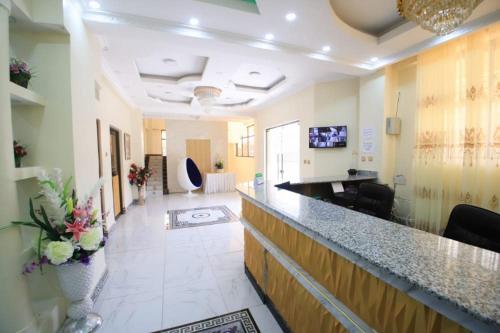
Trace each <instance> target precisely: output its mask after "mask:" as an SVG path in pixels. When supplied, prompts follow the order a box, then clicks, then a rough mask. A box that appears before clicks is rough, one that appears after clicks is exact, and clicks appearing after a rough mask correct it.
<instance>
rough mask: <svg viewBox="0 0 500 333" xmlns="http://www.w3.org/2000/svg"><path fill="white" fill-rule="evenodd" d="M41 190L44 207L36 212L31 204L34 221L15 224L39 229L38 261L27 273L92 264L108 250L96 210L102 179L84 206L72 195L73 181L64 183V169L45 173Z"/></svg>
mask: <svg viewBox="0 0 500 333" xmlns="http://www.w3.org/2000/svg"><path fill="white" fill-rule="evenodd" d="M38 183H39V186H40V188H41V191H40V195H39V196H38V197H37V198H36V199H40V200H42V201H43V203H44V204H45V206H44V205H42V204H40V206H39V209H35V208H34V205H33V200H32V199H31V198H30V200H29V212H30V217H31V219H32V220H31V221H14V222H12V223H13V224H17V225H22V226H26V227H32V228H35V229H38V235H37V236H36V238H35V239H34V240H33V247H34V250H35V253H36V256H37V258H36V259H35V260H33V261H32V262H30V263H28V264H26V265H25V268H24V271H23V273H31V272H32V271H33V270H34V269H35V268H36V267H40V269H41V268H42V265H43V264H47V263H49V264H52V265H62V264H65V263H75V262H81V263H83V264H88V263H89V262H90V258H91V256H92V255H93V254H94V253H95V252H96V251H97V250H99V249H100V248H101V247H103V246H104V244H105V240H104V237H103V233H102V227H101V220H100V217H98V210H97V209H95V208H94V207H93V195H95V194H96V193H97V191H98V190H99V189H100V188H101V187H102V179H101V180H99V182H98V183H97V184H96V185H95V186H94V188H93V190H92V191H91V194H90V195H89V196H87V197H86V198H85V199H84V200H82V203H80V201H79V200H78V198H77V196H76V192H75V190H74V189H73V190H71V191H70V183H71V178H69V179H68V180H67V181H66V182H64V183H63V181H62V172H61V170H60V169H54V171H53V172H52V173H51V174H50V175H48V174H47V173H46V172H45V171H43V172H42V173H41V174H40V175H39V177H38Z"/></svg>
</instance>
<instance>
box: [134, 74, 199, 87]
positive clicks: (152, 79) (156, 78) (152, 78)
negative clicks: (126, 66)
mask: <svg viewBox="0 0 500 333" xmlns="http://www.w3.org/2000/svg"><path fill="white" fill-rule="evenodd" d="M202 76H203V73H198V74H188V75H183V76H179V77H172V76H165V75H156V74H143V73H139V77H140V78H141V80H142V82H145V83H168V84H178V85H180V84H182V83H186V82H198V81H201V80H202Z"/></svg>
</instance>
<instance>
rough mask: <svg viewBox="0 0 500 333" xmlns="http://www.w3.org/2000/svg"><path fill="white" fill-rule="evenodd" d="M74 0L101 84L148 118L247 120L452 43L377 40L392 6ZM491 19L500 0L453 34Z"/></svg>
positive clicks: (418, 32)
mask: <svg viewBox="0 0 500 333" xmlns="http://www.w3.org/2000/svg"><path fill="white" fill-rule="evenodd" d="M79 1H80V4H81V7H82V9H83V17H84V19H85V22H86V23H87V25H88V26H89V27H90V29H91V30H92V31H94V32H95V33H96V34H97V35H98V36H99V40H100V42H101V47H102V60H103V67H104V68H105V72H106V73H107V76H108V78H110V79H111V80H112V81H113V83H114V84H115V85H116V86H117V87H118V89H119V90H120V91H121V93H122V94H123V95H124V96H125V97H126V98H127V100H128V101H129V102H130V103H131V104H133V105H135V106H137V107H138V108H140V109H141V110H142V111H143V112H144V114H145V116H146V117H181V118H182V117H198V116H204V117H207V116H208V117H217V118H225V119H241V118H248V117H251V116H252V115H253V113H254V112H258V110H259V109H261V108H262V107H263V106H265V105H267V104H269V103H272V102H273V101H275V100H276V99H279V98H283V97H284V96H287V95H289V94H291V93H293V92H295V91H297V90H299V89H302V88H304V87H306V86H308V85H310V84H312V83H315V82H323V81H329V80H338V79H343V78H347V77H352V76H362V75H366V74H368V73H370V72H372V71H374V70H376V69H378V68H380V67H383V66H384V65H385V64H388V63H392V62H395V61H398V60H401V59H403V58H406V57H408V56H411V55H413V54H415V53H417V52H418V51H420V50H422V49H425V48H427V47H430V46H432V45H436V44H438V43H441V42H443V41H445V40H447V39H449V38H450V37H445V38H443V37H435V36H433V35H432V34H431V33H429V32H427V31H424V30H422V29H421V28H419V27H417V26H415V24H413V23H404V24H402V25H399V26H397V27H396V28H394V29H392V30H390V31H388V32H386V33H383V34H382V35H381V34H380V31H382V30H383V29H384V28H385V27H387V26H389V25H391V24H392V22H393V21H394V20H396V19H397V18H395V17H394V10H392V11H390V12H386V11H385V10H384V11H381V10H379V9H381V8H385V9H390V8H392V7H391V5H390V4H391V3H392V4H393V7H394V9H395V7H396V1H395V0H380V1H374V0H370V1H361V0H359V1H358V0H356V1H353V2H352V6H345V3H349V4H351V1H344V0H338V1H337V0H287V1H277V0H257V5H258V10H259V13H254V12H248V11H244V10H237V9H233V8H228V7H226V6H218V5H214V4H213V2H216V1H212V0H210V1H208V2H207V1H199V0H168V1H159V0H141V1H136V0H99V2H100V4H101V8H100V9H99V10H92V9H90V8H89V7H88V5H87V1H86V0H79ZM330 1H331V2H332V4H330ZM225 2H227V1H225ZM336 2H343V4H342V5H339V4H336ZM334 8H336V10H337V11H338V13H336V12H335V11H334ZM288 12H295V13H296V14H297V19H296V20H295V21H294V22H288V21H287V20H285V15H286V14H287V13H288ZM372 13H373V15H371V14H372ZM191 17H196V18H197V19H198V20H199V25H198V26H197V27H193V26H190V25H189V19H190V18H191ZM353 18H354V19H353ZM499 20H500V1H498V0H484V1H483V2H482V3H481V4H480V5H479V6H478V7H477V8H476V10H475V12H474V13H473V15H472V16H471V18H470V19H469V20H468V22H466V24H465V25H464V28H463V29H462V30H461V31H459V32H457V33H456V34H455V35H453V37H455V36H458V35H460V34H463V33H465V32H468V31H470V30H473V29H477V28H478V27H480V26H483V25H485V24H488V23H491V22H495V21H499ZM363 22H365V23H363ZM358 29H359V30H358ZM363 30H364V31H363ZM267 33H272V34H273V35H274V37H275V38H274V40H273V41H267V40H265V39H264V36H265V34H267ZM373 34H375V35H377V36H374V35H373ZM325 45H329V46H330V47H331V51H329V52H323V51H322V47H323V46H325ZM373 57H377V58H378V60H377V61H376V62H374V61H371V60H370V59H371V58H373ZM172 60H174V61H172ZM252 72H258V73H259V74H256V73H252ZM141 73H142V75H141ZM250 73H252V74H250ZM199 85H213V86H216V87H218V88H220V89H222V96H221V98H219V99H218V101H217V104H218V105H216V107H215V108H214V109H213V110H211V111H210V112H209V113H208V114H207V113H206V112H205V111H204V110H202V108H201V107H199V105H198V104H197V102H196V98H193V89H194V87H196V86H199Z"/></svg>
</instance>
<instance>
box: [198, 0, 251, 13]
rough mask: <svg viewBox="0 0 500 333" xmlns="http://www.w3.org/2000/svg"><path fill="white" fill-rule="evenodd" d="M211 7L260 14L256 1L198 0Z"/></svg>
mask: <svg viewBox="0 0 500 333" xmlns="http://www.w3.org/2000/svg"><path fill="white" fill-rule="evenodd" d="M197 1H199V2H204V3H208V4H211V5H215V6H219V7H226V8H230V9H236V10H241V11H244V12H247V13H253V14H260V11H259V7H258V6H257V2H256V1H255V0H197Z"/></svg>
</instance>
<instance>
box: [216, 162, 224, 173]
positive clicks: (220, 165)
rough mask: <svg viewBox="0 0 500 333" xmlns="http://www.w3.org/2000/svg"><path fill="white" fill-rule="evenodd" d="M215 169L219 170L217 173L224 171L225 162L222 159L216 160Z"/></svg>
mask: <svg viewBox="0 0 500 333" xmlns="http://www.w3.org/2000/svg"><path fill="white" fill-rule="evenodd" d="M215 170H216V171H217V173H223V172H224V162H222V161H217V162H215Z"/></svg>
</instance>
